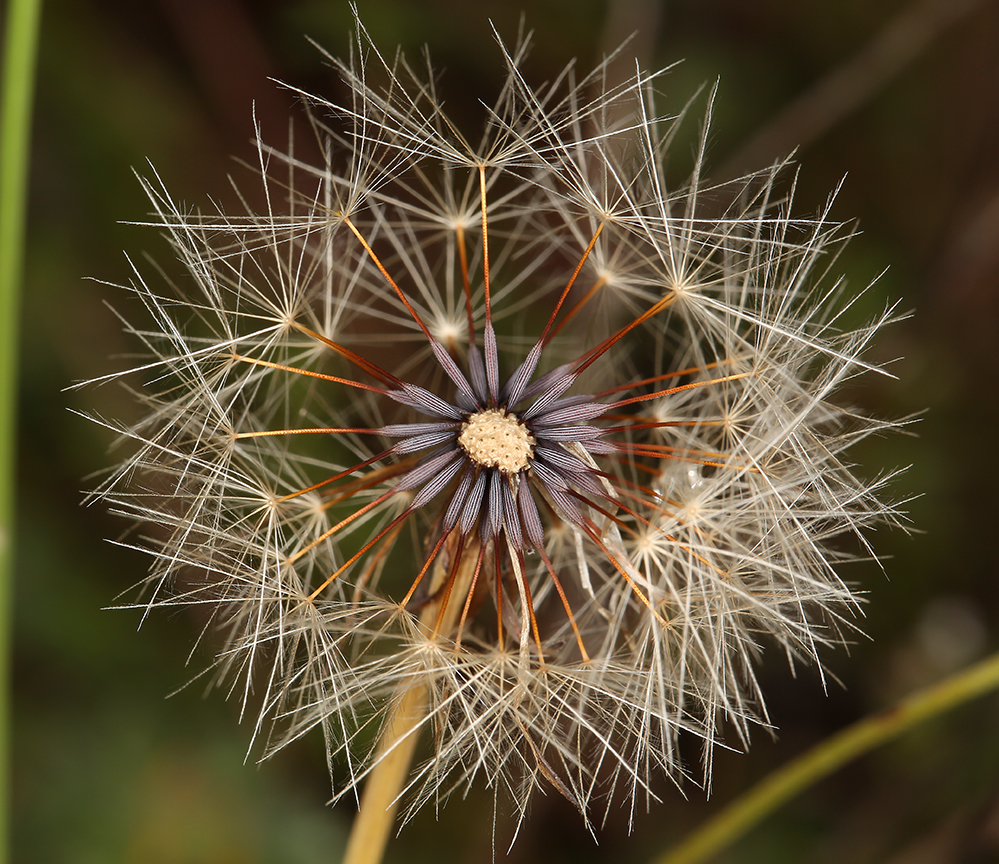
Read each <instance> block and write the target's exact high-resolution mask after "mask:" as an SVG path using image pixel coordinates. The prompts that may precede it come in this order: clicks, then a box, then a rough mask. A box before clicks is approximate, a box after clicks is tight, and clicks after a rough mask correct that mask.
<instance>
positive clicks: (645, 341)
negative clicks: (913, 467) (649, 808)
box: [99, 25, 895, 817]
mask: <svg viewBox="0 0 999 864" xmlns="http://www.w3.org/2000/svg"><path fill="white" fill-rule="evenodd" d="M357 38H358V44H357V50H356V51H355V52H354V55H353V59H352V60H351V61H348V62H342V61H339V60H336V59H335V58H332V57H331V58H329V59H330V61H331V63H332V64H333V66H334V68H335V69H336V70H337V72H338V74H339V76H340V78H341V79H342V81H343V82H344V83H345V84H346V86H347V88H348V90H349V96H348V98H347V99H346V100H344V101H341V102H337V103H332V102H328V101H326V100H323V99H320V98H318V97H315V96H308V95H306V98H307V100H308V102H309V103H310V111H311V114H312V118H313V122H314V125H315V127H316V129H317V130H318V133H319V136H320V141H321V144H322V152H323V153H324V154H325V159H324V160H323V161H321V162H319V163H318V164H309V163H307V162H305V161H303V160H302V159H301V158H300V157H299V156H298V155H296V154H295V153H294V152H288V153H285V152H281V151H279V150H276V149H274V148H272V147H270V146H268V145H267V144H265V143H264V142H263V140H261V141H260V142H259V166H258V173H259V178H260V182H261V184H262V192H263V196H264V199H265V202H266V203H265V206H263V207H262V208H261V209H260V210H259V212H245V213H241V214H239V215H235V216H229V215H226V214H224V213H204V214H197V213H191V212H189V211H188V210H186V209H181V208H180V207H179V206H178V205H177V204H175V203H174V202H173V200H172V199H171V197H170V196H169V195H168V193H167V192H166V191H165V189H164V187H163V186H162V184H161V183H159V181H158V179H157V180H156V181H155V182H152V181H147V182H145V188H146V191H147V192H148V194H149V196H150V199H151V200H152V202H153V204H154V206H155V208H156V210H157V214H158V221H157V223H156V224H158V225H159V226H160V228H162V229H165V230H166V232H167V234H168V236H169V238H170V241H171V243H172V246H173V249H174V251H175V253H176V254H177V256H178V257H179V259H180V260H181V261H182V262H183V264H184V265H185V266H186V269H187V272H188V279H187V282H186V284H184V285H181V286H177V288H176V291H177V294H176V296H173V295H172V294H171V293H170V292H169V291H165V290H163V289H161V288H160V287H158V286H155V285H151V284H148V283H147V282H146V281H145V279H144V277H143V276H142V275H141V274H140V273H139V271H138V270H137V271H136V274H135V277H134V280H133V282H132V284H131V285H130V286H129V287H128V290H129V291H131V292H133V293H134V294H135V295H137V296H138V297H139V298H140V299H141V300H142V302H143V304H144V306H145V308H146V309H147V310H148V312H149V314H150V315H151V317H152V319H153V321H152V324H142V325H136V326H135V327H134V328H133V329H134V332H135V333H136V334H137V335H138V337H139V338H140V339H141V340H142V341H143V343H144V344H145V345H146V347H147V348H148V351H149V357H148V358H147V359H146V360H144V361H143V362H142V363H141V364H139V365H138V366H137V367H136V368H135V369H134V370H130V371H127V372H123V373H121V374H120V375H114V376H109V377H111V378H125V377H126V376H130V377H131V379H136V378H138V379H141V382H140V383H139V384H136V383H134V380H133V381H132V382H131V383H130V386H131V387H132V388H133V389H134V392H136V393H139V394H140V395H139V396H138V398H139V399H141V400H142V402H143V403H144V404H145V406H146V408H147V415H146V417H145V418H144V419H143V420H142V421H140V422H139V423H137V424H135V425H134V426H132V427H129V428H124V429H123V430H122V431H123V433H124V435H125V437H127V438H128V439H130V440H131V441H132V442H133V444H134V451H133V453H132V454H131V455H130V456H129V457H128V458H127V459H126V460H125V461H124V462H123V463H122V464H121V466H120V467H119V468H118V470H116V471H115V472H114V473H113V475H112V476H111V477H110V478H109V479H108V481H107V482H106V483H105V484H104V486H103V487H102V488H101V489H100V490H99V495H100V496H101V497H102V498H104V499H105V500H106V501H108V502H109V503H110V504H111V506H113V507H114V508H115V509H116V510H118V511H119V512H122V513H124V514H125V515H126V516H128V517H130V518H132V519H134V520H136V521H138V522H140V523H144V524H151V525H152V526H153V527H152V528H151V529H150V531H149V535H150V537H151V538H152V539H150V540H149V541H148V542H145V543H143V544H142V545H144V547H145V548H146V549H147V551H148V552H149V554H150V555H151V558H152V568H151V572H150V574H149V577H148V579H147V580H146V582H145V593H144V594H143V595H142V597H141V598H140V599H139V600H138V601H137V605H139V606H140V607H142V608H153V607H163V606H174V605H195V606H198V607H199V608H201V609H203V610H204V609H207V610H208V611H209V613H210V615H211V617H212V620H213V622H214V623H215V625H217V627H218V629H219V631H220V632H221V634H222V636H223V640H224V645H223V647H222V649H221V650H220V651H219V654H218V658H217V666H218V672H219V680H220V681H226V682H228V684H227V686H229V687H233V688H234V690H233V692H236V693H242V694H243V698H244V704H245V705H246V706H247V708H248V707H249V706H250V705H251V704H254V705H257V704H259V705H260V706H261V707H260V713H259V715H258V716H257V720H256V723H255V734H254V738H255V739H256V738H262V739H264V741H265V746H266V749H267V752H272V751H274V750H277V749H280V748H281V747H282V746H284V745H285V744H286V743H287V742H289V741H291V740H294V739H295V738H297V737H299V736H300V735H302V734H304V733H306V732H307V731H308V730H310V729H312V728H314V727H317V726H318V727H321V728H322V729H323V732H324V734H325V739H326V743H327V747H328V750H329V757H330V765H331V770H332V771H333V775H334V776H333V779H334V784H335V787H336V790H337V794H338V795H340V794H344V793H345V792H348V791H351V790H353V789H354V788H355V787H357V786H358V785H359V784H361V783H362V781H363V780H364V779H365V778H366V777H367V776H368V775H369V773H370V771H371V770H372V765H373V764H375V763H378V762H380V761H381V760H382V759H383V757H384V754H385V753H386V752H388V751H391V750H392V749H393V748H396V747H399V746H402V744H401V742H403V741H409V742H412V741H414V740H416V739H418V741H419V744H420V747H421V748H422V750H420V751H419V752H420V753H421V756H420V758H418V760H417V762H416V763H415V767H413V769H412V772H411V774H410V775H409V778H408V781H407V782H406V784H405V785H406V789H407V792H408V796H407V800H408V801H409V806H410V808H411V810H410V812H412V811H413V810H415V809H416V808H418V807H419V806H420V805H421V804H422V803H424V802H426V801H427V800H431V799H433V800H440V799H442V798H445V797H447V795H448V794H449V793H450V792H451V791H452V790H454V789H459V788H463V787H465V786H466V785H468V784H471V783H473V782H477V781H478V782H481V783H484V784H485V785H487V786H489V787H491V788H493V789H494V790H495V791H496V792H497V794H500V795H502V796H503V797H505V798H507V799H508V800H509V801H511V802H513V808H514V811H515V813H516V814H517V815H518V816H520V817H522V816H523V815H524V813H525V812H526V807H527V804H528V801H529V799H530V794H531V792H532V791H533V790H534V789H536V788H538V787H546V788H554V789H556V790H558V791H559V792H560V793H561V794H563V795H565V796H566V797H567V798H569V800H571V801H572V802H573V803H574V804H575V805H576V806H577V807H578V808H579V809H580V811H581V812H582V813H584V814H588V813H589V812H590V811H591V809H592V806H593V804H594V802H595V801H596V800H600V801H604V800H611V799H612V798H614V797H615V796H614V795H612V794H608V793H612V792H617V793H619V794H618V795H617V797H618V798H622V797H623V798H624V799H625V800H626V801H631V802H634V801H635V800H636V799H641V798H645V799H646V800H649V799H650V798H651V797H653V793H652V792H651V787H650V782H651V779H652V778H653V777H654V776H655V775H656V774H657V773H659V772H660V771H662V772H665V773H666V774H668V775H669V776H671V777H674V778H675V779H677V780H678V781H679V780H680V779H681V777H682V776H683V775H685V774H688V773H690V771H689V766H684V765H683V764H681V760H680V757H679V755H678V742H679V740H680V739H681V737H683V736H688V737H691V738H699V739H700V740H701V743H702V745H703V753H704V758H703V772H704V776H705V778H706V777H707V775H708V774H709V772H710V766H711V754H712V752H713V748H714V745H715V744H716V742H717V741H718V740H719V739H720V736H721V735H722V732H723V731H724V730H725V729H726V728H727V729H728V730H729V734H730V738H732V739H734V741H735V743H745V741H746V740H747V738H748V734H749V730H750V726H751V725H752V724H753V723H754V722H756V721H757V720H758V719H760V718H763V719H765V718H766V713H765V707H764V700H763V694H762V693H761V692H760V689H759V686H758V682H757V679H756V677H755V674H754V671H753V670H754V665H755V663H756V661H757V660H758V657H759V654H760V651H761V649H762V647H763V646H764V645H767V644H770V645H777V646H779V648H780V649H781V650H782V651H783V652H784V653H785V654H786V655H787V657H788V659H789V660H790V661H792V662H795V661H797V660H799V659H806V660H811V661H814V662H816V663H820V662H821V661H820V651H821V650H822V649H823V648H824V647H825V646H829V645H833V644H836V643H839V642H841V641H842V640H843V638H844V636H845V634H846V633H847V632H849V629H850V628H851V627H852V624H851V623H850V619H851V614H852V612H853V610H854V609H855V606H856V599H855V598H854V596H853V595H852V593H851V591H850V589H849V588H848V586H847V585H846V584H845V583H844V582H843V581H842V579H841V577H840V575H839V572H838V566H839V565H840V564H842V563H843V562H845V561H847V560H848V559H849V558H850V557H851V556H850V554H849V553H848V552H847V551H844V549H845V547H844V546H842V545H841V544H840V543H839V539H840V538H841V537H842V535H852V536H853V537H855V538H859V541H860V543H861V544H863V545H862V546H861V547H860V548H864V549H866V548H867V547H866V540H865V539H864V531H865V529H867V528H868V527H869V526H871V525H872V524H875V523H878V522H882V521H885V520H888V521H891V520H893V519H894V518H895V512H894V510H893V508H892V507H891V505H890V504H887V503H885V502H884V501H883V500H882V499H881V497H880V496H881V489H882V487H883V484H884V482H885V480H886V479H887V478H886V477H880V478H878V479H876V480H875V481H873V482H872V481H870V480H864V479H862V478H860V477H858V476H857V475H856V474H855V472H854V469H853V468H852V467H851V465H850V460H848V459H847V458H845V457H844V454H845V452H846V451H847V450H848V449H849V448H850V447H851V446H853V445H854V444H855V443H856V442H857V441H859V440H861V439H863V438H864V437H866V436H867V435H870V434H872V433H874V432H878V431H881V430H883V429H885V428H886V427H888V426H890V425H891V424H890V423H886V422H883V421H879V420H875V419H870V418H867V417H863V416H861V415H859V414H858V413H857V412H855V411H852V410H846V409H844V408H842V407H839V406H838V404H837V391H838V390H839V389H840V388H841V386H842V385H843V384H844V383H845V382H846V381H848V380H850V379H852V378H855V377H856V376H858V375H862V374H867V373H879V371H880V370H879V369H877V368H876V367H875V366H873V365H872V364H871V363H870V362H869V361H867V360H865V359H864V352H865V350H866V349H867V346H868V344H869V342H870V340H871V338H872V337H873V336H874V334H875V333H876V332H877V330H878V329H879V328H880V327H881V326H882V325H883V324H885V323H886V321H887V320H888V319H889V318H890V314H891V313H890V310H889V311H886V312H885V313H884V314H883V315H880V316H878V317H877V318H875V319H874V320H872V321H870V322H869V323H868V324H867V325H865V326H863V327H861V328H859V329H842V323H841V322H842V318H841V317H840V315H841V312H842V309H843V308H844V307H845V306H848V305H849V304H850V303H851V302H852V300H853V299H854V298H853V296H851V295H850V294H849V293H847V291H846V289H845V286H844V284H843V283H842V282H840V281H838V280H836V279H835V278H830V277H829V276H828V275H827V270H828V269H829V267H830V266H831V264H832V262H833V261H834V260H835V252H836V250H837V249H838V248H839V247H840V246H841V244H842V242H843V241H844V240H845V239H846V236H847V234H848V231H846V230H845V229H844V228H843V227H842V226H841V225H839V224H838V223H835V222H833V221H831V220H830V219H829V218H828V216H827V214H826V213H825V212H824V213H821V214H819V215H818V216H815V217H811V218H804V219H795V218H792V217H791V216H790V215H788V214H789V212H790V209H791V200H790V195H789V194H786V193H785V194H783V195H781V194H779V193H778V188H779V186H780V180H779V178H780V176H781V172H782V171H783V168H784V166H776V167H774V168H773V169H770V170H766V171H763V172H761V173H759V174H756V175H753V176H751V177H746V178H742V179H740V180H739V181H737V182H735V183H732V184H727V185H725V184H723V185H716V186H711V185H709V184H708V183H707V182H706V181H705V180H704V179H703V177H702V176H701V172H702V159H701V155H702V153H703V140H704V139H703V137H702V138H701V139H700V140H701V148H702V149H701V151H699V155H698V157H697V159H696V163H695V166H694V170H693V173H692V174H691V175H690V176H689V177H687V178H685V179H684V180H683V181H682V182H678V183H673V182H672V180H671V179H670V175H669V172H668V170H667V166H666V162H667V152H668V149H669V147H670V145H671V142H672V141H673V139H674V137H675V136H676V135H677V134H679V130H680V129H681V124H682V121H683V115H684V113H685V111H686V109H685V110H684V112H681V113H680V114H679V115H676V116H668V117H667V116H663V115H661V114H660V113H658V112H657V109H656V100H657V98H659V94H658V91H659V90H660V89H661V88H662V87H663V86H664V81H665V80H666V79H665V78H664V74H663V73H662V72H654V73H645V72H640V73H638V74H637V75H636V76H635V77H633V78H632V79H630V80H629V81H626V82H625V83H623V84H620V85H612V84H610V83H608V81H607V77H606V66H601V67H599V68H598V69H597V70H596V71H595V72H593V73H591V74H590V75H588V76H585V77H582V78H580V79H577V78H576V77H575V72H574V69H573V67H571V66H570V67H569V68H568V69H567V70H566V71H565V73H564V74H563V75H562V76H560V77H559V78H558V79H557V80H556V81H555V82H554V83H552V84H548V85H544V86H542V87H538V88H532V87H531V86H530V85H529V84H528V83H527V82H526V81H525V79H524V77H523V75H522V73H521V65H522V62H523V59H524V57H525V55H526V52H527V47H528V46H527V43H526V42H521V43H518V44H517V45H515V46H514V47H513V48H508V47H507V46H505V45H504V44H503V43H502V42H500V52H501V55H502V58H503V60H504V62H505V64H506V71H507V75H506V80H505V84H504V86H503V88H502V90H501V92H500V95H499V97H498V98H497V100H496V101H495V103H494V104H493V106H492V108H491V110H490V111H489V113H488V118H487V122H486V126H485V131H484V132H483V133H482V135H481V137H479V138H474V137H473V136H471V135H468V134H465V133H462V132H460V131H458V124H457V123H456V122H455V121H453V120H452V119H451V118H449V117H448V116H447V115H446V114H445V112H444V110H443V108H442V104H441V100H440V98H439V97H438V94H437V91H436V88H437V83H436V80H435V77H434V75H433V73H432V71H431V70H429V69H428V70H427V71H426V72H425V73H420V72H418V71H415V70H414V69H412V68H411V67H410V66H408V65H407V64H406V62H405V61H404V60H403V59H402V58H401V57H399V58H397V59H395V60H393V61H388V60H386V59H384V58H383V56H382V55H381V54H380V53H378V51H377V49H376V48H375V47H374V46H373V45H371V44H370V42H369V41H368V39H367V35H366V33H365V32H364V29H363V27H360V25H359V29H358V37H357ZM376 82H379V83H376ZM303 95H305V94H303ZM712 98H713V96H712ZM709 104H710V99H709ZM706 125H707V124H705V127H706ZM790 187H791V184H787V188H790ZM245 200H250V196H246V198H245ZM171 290H173V289H171ZM109 425H113V424H109ZM251 692H252V693H254V694H255V695H254V697H253V699H251V697H250V694H251ZM402 701H405V702H406V704H407V705H408V706H409V707H410V709H412V712H413V718H414V719H412V722H411V723H410V724H409V725H408V726H406V727H405V728H404V729H402V731H401V732H400V731H399V726H398V724H397V723H393V722H392V718H393V716H394V714H393V712H394V711H396V710H397V709H398V706H399V705H400V704H401V703H402ZM390 728H391V729H393V730H394V731H393V732H391V733H389V732H386V729H390ZM371 742H374V743H371Z"/></svg>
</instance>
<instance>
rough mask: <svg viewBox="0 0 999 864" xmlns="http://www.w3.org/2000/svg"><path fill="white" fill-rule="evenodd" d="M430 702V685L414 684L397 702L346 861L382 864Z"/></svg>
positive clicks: (352, 830)
mask: <svg viewBox="0 0 999 864" xmlns="http://www.w3.org/2000/svg"><path fill="white" fill-rule="evenodd" d="M425 701H426V688H425V687H422V686H417V687H411V688H410V689H409V690H407V691H406V692H405V693H404V694H403V695H402V698H401V699H400V700H399V701H398V702H397V703H396V705H395V707H394V709H393V710H392V714H391V716H390V717H389V720H388V723H386V725H385V730H384V732H383V733H382V739H381V742H380V744H379V748H378V751H379V752H378V758H379V760H380V761H378V762H377V764H376V765H375V767H374V768H372V769H371V773H370V774H369V775H368V779H367V781H366V783H365V784H364V794H363V795H361V808H360V810H358V813H357V817H356V818H355V819H354V824H353V825H352V826H351V829H350V838H349V840H348V841H347V851H346V853H345V854H344V858H343V864H378V862H379V861H381V859H382V855H383V854H384V852H385V846H386V844H387V843H388V838H389V832H390V831H391V830H392V826H393V825H394V824H395V813H396V810H397V809H398V807H399V793H400V792H401V791H402V787H403V785H404V784H405V781H406V776H407V775H408V774H409V766H410V763H411V762H412V759H413V750H414V748H415V747H416V742H417V739H418V738H419V737H420V736H419V733H418V731H417V729H416V727H417V725H418V724H419V720H420V714H421V712H422V709H423V705H424V702H425Z"/></svg>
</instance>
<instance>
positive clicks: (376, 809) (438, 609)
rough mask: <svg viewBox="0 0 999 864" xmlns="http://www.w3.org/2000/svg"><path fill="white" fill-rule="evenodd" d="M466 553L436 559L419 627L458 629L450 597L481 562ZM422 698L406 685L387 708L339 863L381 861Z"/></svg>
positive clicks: (457, 607) (420, 688)
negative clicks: (449, 563) (429, 599)
mask: <svg viewBox="0 0 999 864" xmlns="http://www.w3.org/2000/svg"><path fill="white" fill-rule="evenodd" d="M452 536H454V535H452ZM455 539H456V540H457V538H455ZM452 542H454V541H452ZM458 542H462V541H460V540H458ZM459 548H460V547H459ZM466 551H467V552H468V554H467V555H461V554H460V552H459V553H456V552H455V550H454V549H453V548H451V549H449V550H448V553H449V554H447V555H444V556H442V557H441V558H438V559H437V564H436V566H435V567H434V571H433V576H432V578H431V584H430V596H431V597H433V598H435V601H434V602H430V603H428V604H427V605H426V606H425V607H424V609H423V611H422V612H421V613H420V624H421V625H423V626H424V627H426V628H427V630H428V631H432V632H433V633H434V634H453V633H454V632H455V630H456V628H457V626H458V618H459V615H460V613H461V609H462V605H463V604H462V603H461V602H458V601H455V600H454V598H456V597H458V598H460V597H464V596H466V595H467V593H468V592H469V591H470V590H471V586H472V584H473V582H474V579H475V574H476V572H477V569H478V566H477V562H480V561H481V556H480V555H479V550H478V543H477V542H473V543H472V544H471V545H470V546H469V547H468V548H467V550H466ZM445 560H453V561H454V562H455V566H454V569H453V571H452V572H451V573H450V574H449V573H448V570H447V568H446V567H445V566H444V561H445ZM445 580H447V582H448V585H449V587H450V590H448V585H445ZM449 601H450V602H449ZM427 695H428V693H427V687H426V685H424V684H413V685H410V686H408V687H407V688H406V689H405V690H404V691H403V692H402V693H401V694H400V695H399V697H398V699H397V701H396V703H395V705H394V706H393V707H392V708H391V709H390V713H389V716H388V720H387V721H386V723H385V727H384V729H383V731H382V737H381V741H379V743H378V753H377V755H376V756H375V764H374V767H373V768H372V769H371V773H370V774H369V775H368V779H367V780H366V781H365V784H364V793H363V794H362V795H361V806H360V809H359V810H358V811H357V816H356V817H355V819H354V824H353V825H352V826H351V828H350V837H349V838H348V839H347V851H346V852H345V853H344V857H343V861H342V862H341V864H379V862H380V861H381V860H382V855H384V854H385V846H386V845H387V844H388V838H389V833H390V832H391V830H392V826H393V825H394V824H395V814H396V810H398V809H399V796H400V795H401V794H402V791H403V787H404V786H405V785H406V778H407V777H408V775H409V766H410V764H411V763H412V761H413V751H414V750H415V749H416V742H417V741H418V740H419V737H420V731H419V728H418V727H419V725H420V721H421V718H422V717H424V716H425V708H426V701H427Z"/></svg>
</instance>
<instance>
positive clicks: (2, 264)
mask: <svg viewBox="0 0 999 864" xmlns="http://www.w3.org/2000/svg"><path fill="white" fill-rule="evenodd" d="M41 5H42V4H41V2H40V0H11V2H10V3H9V4H8V7H7V29H6V44H5V45H4V62H3V96H2V99H3V105H2V109H0V110H2V119H0V128H2V129H3V135H2V136H0V864H3V862H6V861H7V855H8V851H9V848H10V847H9V815H8V814H9V805H10V794H9V789H10V780H9V774H10V764H9V741H10V677H11V676H10V655H11V647H12V633H11V631H12V617H13V611H12V609H11V606H12V603H11V600H12V597H13V593H14V590H13V589H14V586H13V573H14V567H13V547H14V486H15V477H16V471H15V466H16V459H15V453H14V449H15V442H16V434H17V424H16V421H15V417H16V407H17V370H18V364H17V354H18V338H17V336H18V325H19V323H20V289H21V279H22V271H23V261H24V236H25V225H26V222H27V219H26V215H27V205H26V202H27V192H28V153H29V144H30V141H31V97H32V93H33V91H34V80H35V59H36V56H37V49H38V25H39V19H40V17H41Z"/></svg>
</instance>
